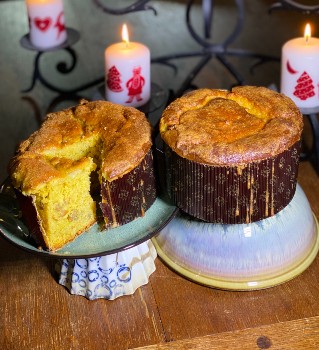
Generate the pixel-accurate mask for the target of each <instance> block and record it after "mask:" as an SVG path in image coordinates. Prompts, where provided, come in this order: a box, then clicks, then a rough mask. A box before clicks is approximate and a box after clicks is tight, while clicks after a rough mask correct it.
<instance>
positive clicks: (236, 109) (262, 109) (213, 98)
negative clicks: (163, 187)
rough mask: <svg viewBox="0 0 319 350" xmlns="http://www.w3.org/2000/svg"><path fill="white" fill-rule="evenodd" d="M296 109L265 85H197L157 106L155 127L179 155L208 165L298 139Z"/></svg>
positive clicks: (258, 155)
mask: <svg viewBox="0 0 319 350" xmlns="http://www.w3.org/2000/svg"><path fill="white" fill-rule="evenodd" d="M302 128H303V118H302V114H301V112H300V111H299V109H298V108H297V106H296V105H295V104H294V103H293V101H292V100H291V99H289V98H288V97H286V96H284V95H283V94H280V93H277V92H275V91H272V90H270V89H267V88H265V87H255V86H240V87H236V88H233V89H232V91H227V90H217V89H199V90H195V91H192V92H190V93H188V94H185V95H184V96H182V97H181V98H179V99H177V100H175V101H173V102H172V103H171V104H170V105H169V106H168V107H167V108H166V109H165V110H164V112H163V115H162V118H161V121H160V132H161V136H162V138H163V140H164V141H165V143H166V144H167V145H168V146H169V147H170V148H172V149H173V150H174V151H175V152H176V153H177V154H178V155H179V156H181V157H184V158H187V159H189V160H193V161H196V162H199V163H204V164H209V165H241V164H246V163H247V162H251V161H259V160H262V159H265V158H270V157H273V156H275V155H277V154H279V153H281V152H283V151H285V150H287V149H288V148H289V147H291V146H292V145H293V144H294V143H296V142H297V141H298V140H300V137H301V132H302Z"/></svg>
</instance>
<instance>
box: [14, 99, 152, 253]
mask: <svg viewBox="0 0 319 350" xmlns="http://www.w3.org/2000/svg"><path fill="white" fill-rule="evenodd" d="M151 146H152V139H151V126H150V124H149V123H148V121H147V119H146V117H145V115H144V114H143V113H142V112H140V111H138V110H136V109H134V108H131V107H124V106H120V105H115V104H113V103H110V102H106V101H96V102H87V101H82V102H81V104H80V105H78V106H75V107H73V108H69V109H66V110H63V111H59V112H56V113H51V114H49V115H48V116H47V118H46V120H45V121H44V122H43V124H42V126H41V127H40V129H39V130H38V131H36V132H35V133H33V134H32V135H31V136H30V137H29V138H28V139H27V140H26V141H24V142H22V143H21V145H20V147H19V149H18V152H17V155H16V156H15V157H14V158H13V159H12V160H11V162H10V165H9V174H10V178H11V180H12V183H13V186H14V187H15V188H16V189H17V192H18V198H19V197H22V198H20V199H21V203H22V208H23V209H25V210H23V211H24V213H26V212H27V207H28V206H26V205H24V203H26V202H32V207H33V209H34V210H35V214H36V220H34V217H32V215H25V216H24V217H25V219H26V221H27V222H28V223H29V229H30V230H31V233H32V235H33V236H34V238H35V239H36V241H37V243H38V244H39V245H41V246H42V247H43V248H46V249H49V250H57V249H58V248H60V247H62V246H63V245H65V244H66V243H68V242H70V241H72V240H73V239H74V238H75V237H76V236H77V235H79V234H80V233H82V232H83V231H85V230H86V229H87V228H89V227H90V226H91V225H93V224H94V223H95V222H96V220H97V214H96V212H97V210H96V207H97V205H96V202H97V201H96V199H95V194H96V193H94V192H96V189H99V192H100V193H98V194H99V196H98V197H100V198H99V199H98V202H99V206H100V207H101V211H102V214H103V216H104V220H105V225H106V226H107V227H114V226H117V225H122V224H125V223H128V222H130V221H131V220H133V219H135V218H136V217H140V216H143V215H144V213H145V211H146V210H147V209H148V208H149V207H150V206H151V204H152V203H153V202H154V200H155V198H156V187H155V178H154V172H153V158H152V151H151Z"/></svg>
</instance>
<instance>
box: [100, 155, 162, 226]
mask: <svg viewBox="0 0 319 350" xmlns="http://www.w3.org/2000/svg"><path fill="white" fill-rule="evenodd" d="M101 194H102V202H101V203H100V207H101V210H102V213H103V216H104V219H105V223H106V226H112V227H116V226H119V225H124V224H126V223H129V222H130V221H132V220H134V219H135V218H138V217H142V216H144V213H145V212H146V210H147V209H148V208H149V207H150V206H151V205H152V204H153V203H154V201H155V199H156V181H155V175H154V169H153V156H152V151H151V150H150V151H149V152H148V153H147V155H146V156H145V158H144V159H143V160H142V162H141V163H140V164H139V165H138V166H137V167H136V168H135V169H133V170H132V171H130V172H129V173H127V174H126V175H124V176H123V177H121V178H119V179H116V180H114V181H112V182H108V181H106V180H103V183H102V190H101Z"/></svg>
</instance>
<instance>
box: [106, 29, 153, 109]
mask: <svg viewBox="0 0 319 350" xmlns="http://www.w3.org/2000/svg"><path fill="white" fill-rule="evenodd" d="M122 39H123V41H122V42H120V43H116V44H113V45H110V46H109V47H107V48H106V50H105V97H106V100H108V101H110V102H113V103H118V104H121V105H124V106H133V107H138V106H142V105H144V104H145V103H146V102H148V100H149V99H150V95H151V73H150V71H151V68H150V63H151V59H150V50H149V49H148V48H147V47H146V46H145V45H143V44H141V43H137V42H130V41H129V38H128V32H127V27H126V25H123V29H122Z"/></svg>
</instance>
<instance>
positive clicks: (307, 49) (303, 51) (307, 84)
mask: <svg viewBox="0 0 319 350" xmlns="http://www.w3.org/2000/svg"><path fill="white" fill-rule="evenodd" d="M280 90H281V92H282V93H283V94H285V95H287V96H288V97H290V98H291V99H292V100H293V101H294V102H295V103H296V105H297V106H298V107H299V108H314V107H318V106H319V39H318V38H312V37H311V28H310V25H309V24H307V26H306V29H305V35H304V37H303V38H295V39H292V40H289V41H288V42H286V43H285V44H284V46H283V48H282V60H281V88H280Z"/></svg>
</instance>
